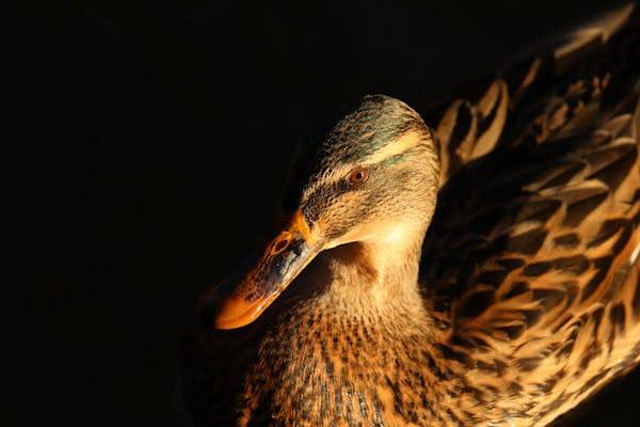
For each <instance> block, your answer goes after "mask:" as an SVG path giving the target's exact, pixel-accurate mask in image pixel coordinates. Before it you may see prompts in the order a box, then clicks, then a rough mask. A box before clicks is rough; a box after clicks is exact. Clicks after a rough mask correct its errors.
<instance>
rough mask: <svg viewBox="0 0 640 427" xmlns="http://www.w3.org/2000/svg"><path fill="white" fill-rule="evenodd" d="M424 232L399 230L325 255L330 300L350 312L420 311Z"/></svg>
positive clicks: (348, 245)
mask: <svg viewBox="0 0 640 427" xmlns="http://www.w3.org/2000/svg"><path fill="white" fill-rule="evenodd" d="M423 238H424V230H423V229H410V228H408V227H397V228H393V229H391V230H389V231H388V232H386V233H383V234H382V235H381V236H379V237H377V238H372V239H368V240H365V241H360V242H356V243H351V244H347V245H343V246H340V247H337V248H335V249H333V250H331V251H328V252H327V253H326V254H323V259H322V262H323V263H325V264H326V266H327V268H328V270H329V271H330V276H331V284H330V288H329V290H328V293H327V296H326V297H327V298H330V299H332V300H333V303H335V304H336V305H337V306H346V308H348V310H349V311H350V312H351V313H354V312H358V311H359V310H365V311H376V312H381V313H386V312H388V311H389V310H390V309H393V308H394V307H403V308H405V309H415V310H420V309H421V307H420V306H421V298H420V290H419V287H418V269H419V264H420V254H421V248H422V241H423Z"/></svg>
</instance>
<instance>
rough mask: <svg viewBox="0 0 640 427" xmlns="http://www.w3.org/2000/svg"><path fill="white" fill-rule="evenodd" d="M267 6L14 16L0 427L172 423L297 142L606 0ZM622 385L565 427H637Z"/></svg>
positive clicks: (135, 5)
mask: <svg viewBox="0 0 640 427" xmlns="http://www.w3.org/2000/svg"><path fill="white" fill-rule="evenodd" d="M266 3H267V2H249V1H230V0H229V1H217V2H216V1H185V2H172V3H170V2H161V3H158V2H152V1H130V2H121V3H114V2H113V1H106V0H99V1H93V2H89V1H80V0H77V1H60V2H51V4H47V5H45V4H44V3H42V4H39V5H37V4H25V3H22V4H20V5H19V6H18V7H17V9H19V10H18V11H19V12H20V14H21V15H22V17H23V18H26V19H24V20H20V21H16V22H20V24H19V25H16V26H15V27H16V29H15V31H14V32H13V35H12V37H11V38H10V39H9V41H10V42H11V44H12V48H11V50H12V51H13V52H14V53H17V54H18V58H20V59H17V60H16V61H14V62H12V63H11V64H10V66H11V67H13V66H14V65H16V66H17V68H16V70H18V71H19V72H18V73H16V75H15V76H14V77H13V80H12V81H11V84H12V86H13V89H15V90H16V92H17V94H18V95H19V99H20V101H21V102H17V103H16V104H15V110H16V111H17V112H18V113H20V116H22V117H23V118H26V120H25V121H24V124H21V135H22V136H23V137H25V145H24V148H26V151H27V157H26V158H27V159H28V165H27V166H26V167H25V168H24V169H22V174H21V175H19V177H18V178H16V179H20V180H22V181H23V182H26V183H27V184H29V188H30V190H29V192H28V193H25V194H27V196H25V197H26V198H28V199H30V201H31V202H34V201H35V207H33V208H30V209H29V210H28V212H27V213H25V216H24V218H23V219H26V220H27V221H28V223H29V229H30V230H35V231H36V233H35V234H34V235H35V236H36V237H34V238H33V239H32V240H27V243H28V245H29V248H28V251H29V252H28V254H29V256H30V258H29V259H30V263H31V265H32V268H31V270H32V271H30V272H29V273H32V272H35V273H36V275H37V278H36V279H35V280H34V281H33V282H32V283H30V284H28V285H26V286H25V289H26V291H27V294H28V295H27V296H28V310H27V316H26V317H27V320H26V326H28V327H27V328H26V332H24V333H22V332H21V333H19V334H17V335H18V338H19V340H18V344H17V345H16V346H13V347H12V348H13V349H14V350H13V354H14V356H16V358H17V359H19V361H20V362H23V363H24V365H20V366H25V368H20V369H19V370H16V372H14V373H17V374H18V375H17V379H18V381H16V384H15V386H14V385H12V386H11V388H10V389H11V390H12V396H13V398H14V399H15V400H16V403H15V404H14V403H13V401H9V402H3V403H2V405H3V407H4V409H2V412H3V418H4V415H6V416H7V417H8V419H9V421H10V422H9V424H4V425H39V424H40V423H42V422H44V421H48V422H51V423H58V422H66V423H67V425H91V426H99V425H154V426H159V425H172V424H173V418H172V374H173V371H172V369H173V362H174V359H175V356H176V354H177V352H178V348H179V341H180V337H181V333H182V331H183V330H184V328H185V326H186V325H187V324H188V323H189V319H190V315H191V314H192V313H193V306H194V303H195V300H196V298H197V295H198V293H199V292H200V291H201V290H202V289H203V287H204V286H205V285H206V284H207V283H210V282H212V281H214V280H215V279H216V278H218V277H220V276H221V275H223V274H224V273H225V272H226V271H228V270H229V269H230V267H231V266H232V265H233V264H234V263H235V262H237V261H238V260H239V259H240V258H241V256H242V254H243V253H245V252H246V251H247V250H248V249H249V248H251V246H252V244H253V242H254V241H255V237H256V236H257V235H258V233H260V232H261V231H262V230H263V228H264V227H265V225H267V224H269V223H270V221H271V212H272V210H273V207H274V202H275V200H276V197H277V195H278V193H279V186H280V183H281V181H282V179H283V176H284V172H285V168H286V165H287V164H288V162H289V158H290V155H291V149H292V146H293V143H294V141H295V140H296V138H299V137H301V136H304V134H305V132H308V130H309V129H310V127H312V126H314V125H315V123H316V122H317V121H318V119H322V118H324V117H326V116H327V115H328V114H331V113H332V112H333V111H334V109H336V108H337V107H339V106H340V105H341V104H344V103H346V102H350V101H353V100H354V99H355V98H357V97H359V96H361V95H363V94H365V93H385V94H388V95H392V96H396V97H399V98H401V99H403V100H405V101H407V102H408V103H409V104H411V105H415V106H420V105H423V104H424V103H425V102H426V101H427V100H428V99H431V98H433V97H434V96H435V95H437V94H438V93H443V92H446V90H447V89H448V88H451V87H452V86H454V85H455V84H459V83H460V82H463V81H464V80H465V79H468V78H469V77H474V76H475V77H477V76H481V75H483V74H485V73H487V72H490V71H491V70H493V69H494V68H495V67H497V66H498V64H499V63H500V62H501V61H502V60H504V59H505V58H507V57H508V56H510V55H513V54H515V53H517V52H519V51H521V50H522V49H523V48H524V47H525V46H527V45H528V44H530V43H532V42H534V41H536V40H539V39H540V38H541V37H544V36H546V35H548V34H550V33H552V32H554V31H556V30H557V29H559V28H562V27H565V26H567V25H569V24H571V23H574V22H577V21H579V20H580V19H582V18H584V17H588V16H590V15H591V14H592V13H594V12H596V11H598V10H600V9H601V8H602V7H603V6H605V5H607V4H610V3H611V2H610V1H606V0H601V1H595V0H594V1H586V0H581V1H568V0H555V1H541V0H537V1H532V0H527V1H518V2H516V1H498V0H485V1H471V0H469V1H442V0H438V1H421V2H397V1H379V2H375V3H374V2H370V1H353V2H339V1H335V2H321V3H318V4H316V5H312V4H310V3H304V4H302V2H295V3H292V4H278V5H267V4H266ZM22 22H24V24H22ZM11 28H13V27H11ZM21 123H22V122H21ZM25 239H26V237H25ZM638 385H640V379H639V375H638V374H637V373H636V374H635V375H634V376H633V377H632V378H631V380H626V381H624V382H622V384H620V385H619V386H617V387H614V388H613V390H612V391H610V392H608V393H606V394H605V395H604V396H603V397H602V398H601V399H598V400H596V401H594V403H593V404H591V405H590V406H589V407H588V408H587V410H586V411H584V412H583V413H582V416H581V417H580V418H578V419H577V420H575V421H570V425H571V424H579V425H594V426H595V425H603V424H605V423H606V424H611V425H620V426H623V425H624V426H626V425H629V426H631V425H635V424H634V423H633V422H632V421H631V419H632V418H631V414H632V413H634V412H635V408H634V407H633V406H632V405H633V403H636V404H637V402H638V401H640V399H638V391H637V390H638Z"/></svg>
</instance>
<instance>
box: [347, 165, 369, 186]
mask: <svg viewBox="0 0 640 427" xmlns="http://www.w3.org/2000/svg"><path fill="white" fill-rule="evenodd" d="M368 177H369V171H368V170H367V169H365V168H356V169H354V170H352V171H351V173H349V177H348V179H349V182H350V183H351V184H354V185H359V184H362V183H363V182H365V181H366V180H367V178H368Z"/></svg>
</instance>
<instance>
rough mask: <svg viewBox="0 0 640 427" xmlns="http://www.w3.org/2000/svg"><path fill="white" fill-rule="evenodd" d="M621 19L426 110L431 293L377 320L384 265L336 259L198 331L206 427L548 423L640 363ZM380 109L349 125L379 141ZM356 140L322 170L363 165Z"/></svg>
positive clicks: (631, 74) (343, 250)
mask: <svg viewBox="0 0 640 427" xmlns="http://www.w3.org/2000/svg"><path fill="white" fill-rule="evenodd" d="M625 13H626V12H625ZM628 15H629V14H628V13H627V15H626V16H628ZM620 16H622V15H621V14H620V13H618V15H614V17H617V18H616V19H617V21H616V19H613V20H605V21H603V22H604V24H602V26H600V27H599V26H596V27H595V28H601V31H600V32H599V33H598V32H593V31H592V32H588V31H584V30H581V31H577V32H575V33H573V34H572V35H570V36H568V37H567V38H565V39H562V41H560V42H558V41H554V42H553V43H551V44H549V45H546V46H544V48H543V49H542V50H541V52H542V54H536V55H533V56H528V57H524V58H522V59H520V60H518V61H516V63H515V65H513V66H512V67H509V68H508V69H507V71H506V72H505V73H504V74H503V77H499V78H496V79H494V80H492V81H490V82H488V83H485V84H480V85H478V86H476V87H475V89H474V90H473V91H470V92H467V95H465V97H463V98H460V99H457V100H456V99H454V100H449V101H448V102H447V103H446V104H445V108H437V109H434V110H432V111H431V112H430V111H427V112H425V113H424V117H425V119H426V121H427V123H429V124H432V125H434V133H435V135H436V137H437V140H438V143H439V144H440V145H439V150H440V163H441V165H442V169H441V174H440V184H441V189H440V191H439V193H438V205H437V209H436V211H435V214H434V216H433V221H432V223H431V225H430V227H429V231H428V233H427V236H426V238H425V241H424V245H421V241H417V242H415V243H414V244H412V245H409V246H408V247H409V249H408V250H407V253H406V256H405V257H404V258H403V259H402V260H401V261H399V262H400V263H403V265H406V266H407V267H406V269H407V271H411V266H412V265H417V264H418V262H420V280H419V282H420V283H421V285H420V286H419V287H416V289H403V288H402V289H401V288H400V287H398V289H395V288H393V286H394V284H393V283H392V282H388V283H386V285H387V286H388V288H389V289H386V292H387V293H386V294H385V295H387V296H393V298H388V299H387V300H386V303H385V304H384V305H380V304H378V305H376V304H373V303H372V301H371V299H370V298H371V297H370V296H369V293H368V292H367V289H362V288H364V287H366V284H367V283H369V281H371V282H373V281H374V279H376V278H378V277H379V276H380V275H381V274H382V273H381V272H380V271H377V270H376V269H375V268H373V267H372V265H374V263H373V262H368V257H370V256H371V254H370V253H368V252H367V251H366V250H365V249H363V248H362V247H360V246H359V244H358V243H352V244H350V245H347V246H346V247H338V248H335V249H333V250H331V251H329V253H327V254H321V255H320V256H319V258H318V260H317V261H316V262H314V263H312V264H311V265H310V266H309V267H308V268H307V269H306V270H305V271H304V272H303V273H302V276H301V277H300V279H299V282H301V283H303V284H304V286H302V285H300V287H299V288H298V289H296V288H295V287H294V286H292V288H290V289H288V290H287V292H285V294H283V296H282V297H281V298H280V299H278V300H277V301H276V302H275V304H274V305H273V306H272V307H270V309H269V310H268V311H267V312H265V313H264V314H263V315H262V316H261V317H260V318H259V319H258V320H257V321H256V322H254V323H252V324H251V325H249V326H247V327H245V328H242V329H240V330H233V331H215V332H213V331H211V330H210V329H209V328H207V327H205V328H203V329H201V330H200V331H198V333H197V334H195V336H194V338H193V339H192V340H191V341H190V342H189V344H188V349H187V352H186V358H185V363H184V373H185V379H184V384H185V387H184V391H185V396H186V398H187V399H186V400H187V402H188V407H189V409H190V413H191V417H192V422H193V424H194V425H198V426H199V425H237V424H239V425H314V426H315V425H327V426H329V425H330V426H333V425H363V426H369V425H379V426H382V425H492V426H496V425H546V424H549V423H551V422H552V421H553V420H555V419H556V418H557V417H558V416H560V415H562V414H564V413H566V412H567V411H569V410H570V409H572V408H574V407H575V406H576V405H578V404H579V403H580V402H581V401H583V400H584V399H585V398H587V397H589V396H592V395H593V394H594V393H595V392H596V391H597V390H599V389H601V388H602V387H603V386H604V385H606V384H607V383H608V382H610V381H611V380H612V379H613V378H615V377H618V376H620V375H622V374H624V373H625V372H627V371H628V370H630V369H632V368H633V367H635V366H636V365H637V364H638V363H639V362H640V262H639V261H638V257H637V251H638V247H639V245H640V156H639V150H640V143H639V140H640V104H639V102H638V91H639V89H640V88H639V87H638V77H639V76H640V72H639V71H640V70H638V64H640V52H639V49H640V48H639V46H640V41H639V31H638V26H637V21H636V22H632V23H630V24H626V25H624V26H623V25H621V23H622V21H624V20H622V21H621V18H620ZM611 22H613V24H612V23H611ZM607 25H609V26H607ZM619 27H623V28H622V29H621V30H619ZM618 30H619V31H618ZM614 33H615V34H614ZM568 46H569V47H570V48H569V47H568ZM634 86H635V89H634ZM474 94H477V95H474ZM376 102H382V103H383V104H384V103H385V102H386V101H385V100H384V99H383V98H380V99H378V100H377V101H376ZM384 105H385V106H387V107H389V105H391V107H390V108H391V110H383V109H380V110H375V103H372V104H371V107H372V108H374V110H372V111H375V112H377V113H379V112H381V111H387V113H389V111H392V112H393V111H396V112H402V111H403V109H402V108H400V110H394V109H393V108H392V107H393V105H394V104H384ZM372 111H368V112H366V111H365V113H363V115H362V116H358V117H356V118H357V119H358V120H353V117H352V120H347V121H346V122H343V123H342V124H339V126H338V128H337V129H338V130H340V126H342V127H343V128H342V129H343V130H344V129H347V130H349V131H357V132H360V133H361V134H363V135H366V134H368V133H371V132H374V131H375V128H371V127H367V126H362V124H363V123H364V124H365V125H366V124H367V123H370V120H371V114H372ZM405 113H407V112H406V111H404V113H403V114H405ZM407 114H408V113H407ZM410 116H411V115H410V114H409V115H408V116H407V117H410ZM413 125H415V124H413ZM409 127H411V126H409ZM389 132H391V133H394V132H395V131H394V130H393V129H391V130H389ZM401 133H402V132H400V134H401ZM395 134H398V132H396V133H395ZM340 135H342V136H344V138H343V139H344V141H342V140H340V141H342V142H340V141H333V147H335V146H337V145H340V143H342V144H343V145H344V146H345V147H343V149H340V150H333V151H332V150H331V149H330V148H327V149H326V150H325V151H326V152H327V155H326V156H325V157H323V158H324V162H323V163H319V166H318V168H317V169H316V170H314V171H312V172H310V173H320V174H322V173H325V174H328V173H330V170H331V167H332V165H336V164H338V163H340V162H344V161H348V159H346V158H345V155H346V154H345V153H347V152H349V150H351V147H349V146H348V140H349V138H348V137H346V136H345V135H346V133H343V134H340V133H335V134H334V137H335V138H338V139H340V138H339V137H340ZM345 144H346V145H345ZM329 146H331V144H329ZM369 147H372V146H371V145H369ZM376 148H377V147H373V148H371V149H370V151H371V153H373V152H374V151H375V149H376ZM371 153H369V154H371ZM362 155H365V156H366V155H367V153H364V154H363V153H362V152H361V153H360V154H359V156H362ZM332 156H333V157H332ZM316 190H317V189H316ZM328 192H329V191H328V190H327V193H328ZM318 194H319V196H317V197H318V200H320V201H321V202H323V203H324V201H323V200H322V194H323V193H322V192H320V193H318ZM309 200H313V198H311V199H309ZM320 201H319V202H318V203H320ZM315 209H318V210H319V211H321V210H322V209H326V206H321V203H320V204H319V205H318V207H316V208H315ZM354 218H355V217H354ZM354 218H351V219H349V221H354V220H355V219H354ZM345 221H347V220H345ZM421 254H422V256H421ZM400 271H403V267H402V266H400ZM416 279H417V277H416ZM332 286H333V287H344V288H348V291H345V292H348V295H349V296H350V298H349V300H345V299H344V295H346V294H347V293H345V292H342V291H340V290H339V289H338V290H333V289H332Z"/></svg>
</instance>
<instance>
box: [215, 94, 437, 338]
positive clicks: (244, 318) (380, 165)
mask: <svg viewBox="0 0 640 427" xmlns="http://www.w3.org/2000/svg"><path fill="white" fill-rule="evenodd" d="M294 170H295V171H296V172H294V173H293V174H292V176H291V178H290V180H289V184H288V185H287V188H286V191H285V197H284V201H285V203H284V204H285V211H287V212H289V214H288V215H287V217H286V218H287V219H286V220H285V221H284V222H283V226H282V227H281V228H280V229H278V230H276V231H275V233H274V234H273V236H274V237H273V238H272V239H271V240H270V241H269V242H268V243H267V244H266V247H265V248H264V249H263V250H262V251H261V252H260V253H261V255H259V256H258V257H257V258H256V259H253V260H252V261H251V262H249V263H248V265H246V266H245V267H243V268H242V269H240V270H239V271H240V273H238V274H236V275H235V277H233V278H230V279H228V280H226V282H225V283H224V284H223V285H221V286H218V287H217V288H215V289H214V291H213V298H212V299H213V301H214V305H215V315H214V318H215V320H214V326H215V328H217V329H233V328H238V327H242V326H245V325H247V324H249V323H251V322H253V321H254V320H255V319H257V318H258V317H259V316H260V315H261V314H262V313H263V312H264V310H266V309H267V307H269V305H270V304H271V303H272V302H273V301H274V300H275V299H276V298H277V297H278V296H279V295H280V294H281V293H282V292H283V291H284V290H285V289H286V288H287V287H288V286H289V285H290V284H291V283H292V282H293V281H294V279H295V278H296V277H297V276H298V275H299V274H300V272H301V271H302V270H303V269H304V268H305V267H306V266H307V265H308V264H309V263H310V262H311V261H312V260H313V259H314V257H316V256H317V255H318V254H319V253H320V252H321V251H324V250H327V249H331V248H334V247H337V246H340V245H345V244H348V243H353V242H361V243H363V244H365V245H370V246H371V247H373V248H375V249H374V252H376V253H377V254H378V255H379V257H382V258H385V259H392V257H390V256H389V255H390V252H391V251H394V248H395V247H406V246H407V244H408V243H413V246H412V247H416V244H415V243H416V242H417V248H418V249H417V251H418V252H419V248H420V244H421V242H422V239H423V238H424V234H425V231H426V229H427V226H428V224H429V221H430V219H431V216H432V214H433V210H434V208H435V199H436V193H437V185H438V174H439V168H438V158H437V154H436V147H435V143H434V140H433V137H432V134H431V132H430V131H429V129H428V128H427V126H425V124H424V122H423V121H422V119H421V118H420V116H419V115H418V114H417V113H416V112H415V111H414V110H412V109H411V108H410V107H409V106H407V105H406V104H404V103H403V102H401V101H398V100H396V99H393V98H390V97H386V96H382V95H375V96H366V97H364V98H363V99H362V100H361V101H360V102H359V103H358V104H357V105H356V106H355V107H354V108H351V109H350V110H348V112H347V113H346V114H345V115H344V116H343V117H342V119H340V120H339V121H338V122H337V123H336V124H335V125H334V126H333V127H332V128H331V130H330V131H329V132H327V133H326V134H325V135H324V137H323V138H322V139H321V140H319V141H318V142H317V143H314V144H312V146H311V148H310V149H309V150H308V152H307V153H306V154H305V155H303V156H301V158H300V161H299V164H298V165H297V167H296V168H294ZM400 252H401V251H400ZM418 256H419V254H418ZM389 262H393V261H389ZM415 263H416V264H417V260H416V261H415ZM382 264H384V263H382ZM416 269H417V265H416ZM294 286H295V284H294ZM208 300H211V298H208Z"/></svg>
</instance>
